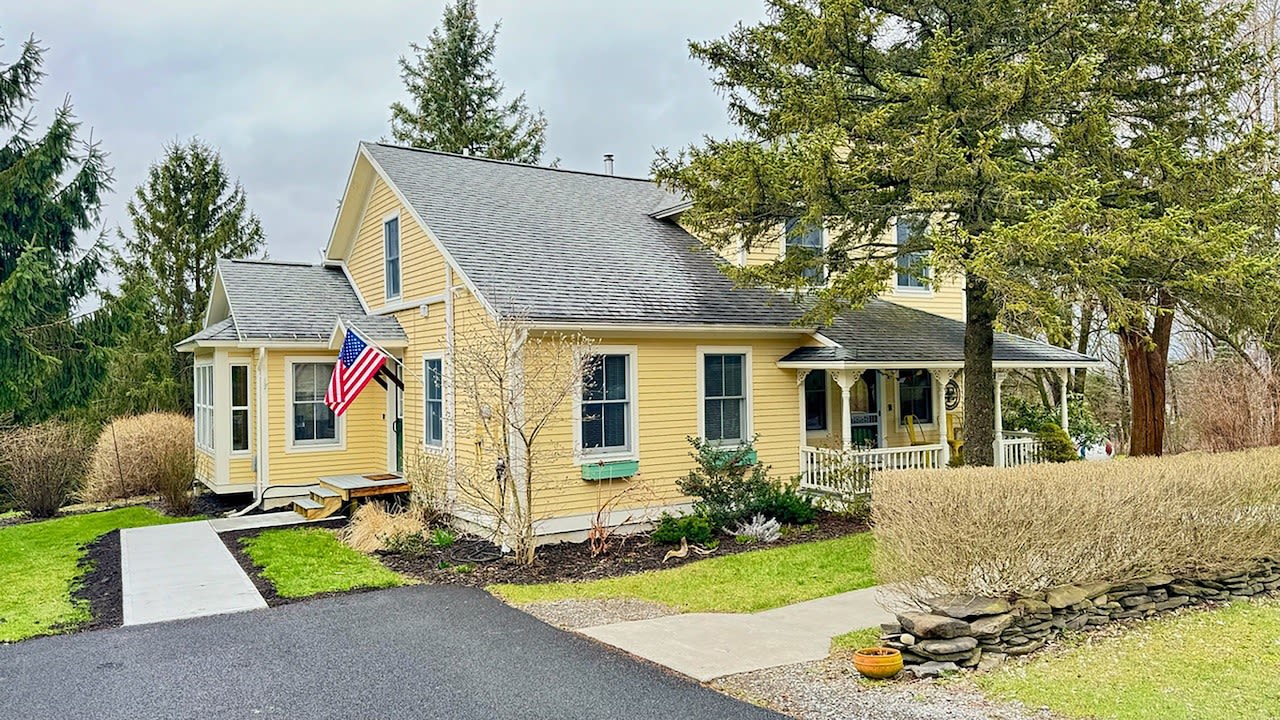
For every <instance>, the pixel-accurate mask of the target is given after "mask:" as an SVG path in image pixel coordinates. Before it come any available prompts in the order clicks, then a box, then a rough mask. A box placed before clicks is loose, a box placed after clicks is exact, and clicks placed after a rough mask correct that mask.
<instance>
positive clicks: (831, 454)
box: [800, 445, 942, 494]
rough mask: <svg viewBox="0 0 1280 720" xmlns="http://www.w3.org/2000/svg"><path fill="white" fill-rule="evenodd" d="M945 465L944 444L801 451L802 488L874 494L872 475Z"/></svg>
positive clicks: (803, 448) (807, 449)
mask: <svg viewBox="0 0 1280 720" xmlns="http://www.w3.org/2000/svg"><path fill="white" fill-rule="evenodd" d="M941 466H942V446H941V445H912V446H909V447H897V448H874V449H871V450H861V449H856V448H851V449H848V450H834V449H831V448H819V447H809V446H805V447H802V448H800V470H801V473H802V477H801V480H800V485H801V487H805V488H809V489H812V490H822V491H825V492H833V493H842V494H857V493H864V492H870V490H871V473H872V472H876V471H879V470H912V469H933V468H938V467H941Z"/></svg>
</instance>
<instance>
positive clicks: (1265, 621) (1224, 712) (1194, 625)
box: [978, 601, 1280, 720]
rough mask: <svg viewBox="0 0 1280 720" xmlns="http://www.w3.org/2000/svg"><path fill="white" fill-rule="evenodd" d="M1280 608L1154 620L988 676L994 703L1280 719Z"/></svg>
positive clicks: (985, 683)
mask: <svg viewBox="0 0 1280 720" xmlns="http://www.w3.org/2000/svg"><path fill="white" fill-rule="evenodd" d="M1276 677H1280V602H1276V601H1266V602H1238V603H1235V604H1232V605H1230V606H1227V607H1224V608H1220V609H1217V610H1210V611H1202V612H1199V611H1198V612H1187V613H1183V614H1181V615H1177V616H1174V617H1169V618H1163V619H1159V620H1152V621H1151V622H1148V623H1144V624H1141V625H1138V626H1135V627H1133V628H1130V629H1127V630H1125V631H1124V632H1123V633H1122V634H1119V635H1109V634H1100V635H1097V636H1086V637H1084V638H1082V639H1081V640H1080V641H1079V644H1078V645H1076V646H1074V647H1069V648H1067V649H1064V650H1062V651H1061V652H1058V653H1053V654H1048V655H1044V656H1042V657H1038V658H1035V659H1034V660H1031V661H1028V662H1026V663H1025V664H1022V663H1019V664H1015V665H1010V666H1006V667H1004V668H1002V669H1000V670H998V671H995V672H993V673H990V674H988V675H985V676H982V677H980V678H979V679H978V685H979V686H980V687H981V688H982V689H983V690H984V691H986V692H987V693H988V694H989V695H991V696H993V697H996V698H1000V699H1005V700H1019V701H1021V702H1023V703H1024V704H1026V705H1027V706H1028V707H1041V706H1044V707H1048V708H1049V709H1051V710H1053V711H1054V712H1057V713H1060V714H1062V715H1066V716H1069V717H1082V718H1084V717H1087V718H1103V719H1105V720H1137V719H1138V718H1154V717H1158V718H1165V719H1166V720H1183V719H1185V720H1191V719H1192V718H1194V719H1195V720H1227V719H1231V720H1235V719H1236V718H1275V717H1280V684H1276V683H1274V682H1270V681H1269V680H1268V678H1276Z"/></svg>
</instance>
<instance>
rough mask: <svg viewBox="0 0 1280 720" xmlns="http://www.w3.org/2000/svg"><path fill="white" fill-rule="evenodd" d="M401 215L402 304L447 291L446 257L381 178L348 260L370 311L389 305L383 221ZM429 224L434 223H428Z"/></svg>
mask: <svg viewBox="0 0 1280 720" xmlns="http://www.w3.org/2000/svg"><path fill="white" fill-rule="evenodd" d="M393 213H399V216H400V268H401V269H400V288H401V293H400V298H399V299H393V300H391V301H390V302H391V304H395V303H398V302H401V301H409V300H417V299H420V298H423V297H427V296H430V295H434V294H437V293H439V292H442V291H443V289H444V268H445V260H444V257H443V256H441V255H440V253H439V252H438V251H437V250H436V248H435V245H434V244H433V243H432V242H431V240H430V238H428V237H427V234H426V232H425V231H424V230H423V229H422V226H420V225H418V223H417V222H415V221H414V219H413V216H412V215H410V213H409V211H408V210H407V209H406V208H405V207H404V206H403V205H401V203H400V201H399V200H398V199H396V196H395V193H394V192H392V190H391V187H390V186H388V185H387V184H386V183H385V182H383V181H382V179H381V178H377V179H375V180H374V182H373V187H372V190H371V192H370V193H369V202H368V205H367V206H366V207H365V211H364V217H363V218H362V219H361V221H360V226H359V230H358V231H357V235H356V241H355V246H354V247H353V248H352V249H351V255H350V256H349V257H348V258H347V269H348V271H350V273H351V278H352V280H353V281H354V282H355V285H356V290H357V291H358V292H359V293H360V295H361V296H362V297H363V298H364V300H365V302H366V303H368V305H369V307H370V308H374V309H376V308H379V307H382V306H383V305H385V304H387V302H388V301H387V298H386V282H385V271H384V268H383V231H382V225H383V221H384V220H385V219H386V218H387V216H388V215H391V214H393ZM428 222H430V221H429V220H428Z"/></svg>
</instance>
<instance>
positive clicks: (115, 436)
mask: <svg viewBox="0 0 1280 720" xmlns="http://www.w3.org/2000/svg"><path fill="white" fill-rule="evenodd" d="M194 447H195V430H194V428H193V424H192V420H191V418H189V417H187V416H185V415H179V414H176V413H148V414H146V415H137V416H133V417H123V418H117V419H116V420H113V421H112V422H111V423H110V424H108V425H107V426H106V427H104V428H103V429H102V432H101V434H99V435H98V442H97V444H96V445H95V446H94V448H93V455H92V457H91V458H90V461H89V472H88V474H87V475H86V476H85V482H84V487H83V488H81V490H80V496H81V498H82V499H83V500H85V501H88V502H98V501H102V500H111V499H115V498H125V497H132V496H135V495H151V494H155V493H161V494H164V495H168V494H173V493H167V492H165V491H166V490H173V491H175V492H176V491H178V490H181V489H182V488H183V487H185V488H187V489H189V488H190V486H191V481H192V475H193V473H194V457H193V454H194Z"/></svg>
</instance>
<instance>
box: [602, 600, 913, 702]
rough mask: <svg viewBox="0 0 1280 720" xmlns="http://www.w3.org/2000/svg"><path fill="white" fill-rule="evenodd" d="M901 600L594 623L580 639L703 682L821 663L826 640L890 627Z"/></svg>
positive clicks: (817, 602) (825, 602)
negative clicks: (797, 664) (889, 623)
mask: <svg viewBox="0 0 1280 720" xmlns="http://www.w3.org/2000/svg"><path fill="white" fill-rule="evenodd" d="M906 608H907V605H906V602H905V601H904V599H903V598H902V597H901V596H899V595H897V594H896V593H894V592H893V591H891V590H889V589H887V588H881V587H872V588H866V589H864V590H853V591H851V592H847V593H841V594H839V595H832V596H831V597H825V598H819V599H817V600H809V601H807V602H802V603H797V604H795V605H787V606H785V607H780V608H776V609H774V610H766V611H764V612H758V613H754V614H750V615H743V614H729V613H689V614H686V615H668V616H666V617H660V618H653V619H650V620H636V621H633V622H624V623H614V624H612V625H599V626H597V627H591V628H585V629H583V630H579V632H580V633H582V634H583V635H586V636H588V637H591V638H595V639H596V640H599V641H601V642H603V643H606V644H608V645H612V646H614V647H616V648H618V649H620V650H624V651H626V652H629V653H631V654H632V655H636V656H639V657H642V658H644V659H646V660H650V661H652V662H655V663H658V664H659V665H665V666H666V667H669V668H671V669H672V670H675V671H676V672H680V673H683V674H685V675H688V676H689V677H691V678H694V679H695V680H699V681H702V682H707V681H709V680H714V679H715V678H719V677H724V676H725V675H734V674H736V673H741V672H749V671H752V670H763V669H764V668H770V667H777V666H779V665H790V664H792V663H798V662H807V661H810V660H821V659H822V658H824V657H826V656H827V654H828V652H829V650H830V645H831V638H833V637H835V636H836V635H843V634H844V633H847V632H849V631H851V630H861V629H863V628H868V627H874V626H877V625H879V624H880V623H885V622H893V620H894V615H893V613H892V612H891V610H903V609H906Z"/></svg>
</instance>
